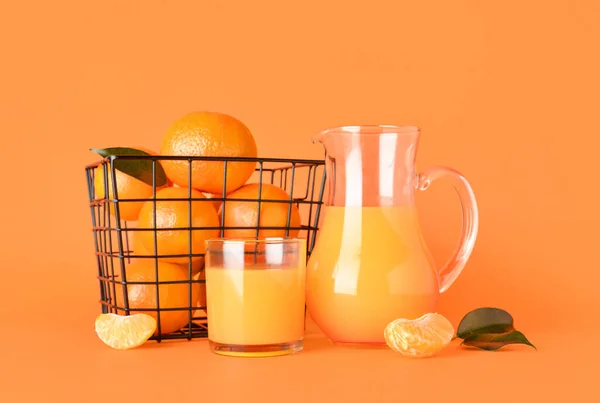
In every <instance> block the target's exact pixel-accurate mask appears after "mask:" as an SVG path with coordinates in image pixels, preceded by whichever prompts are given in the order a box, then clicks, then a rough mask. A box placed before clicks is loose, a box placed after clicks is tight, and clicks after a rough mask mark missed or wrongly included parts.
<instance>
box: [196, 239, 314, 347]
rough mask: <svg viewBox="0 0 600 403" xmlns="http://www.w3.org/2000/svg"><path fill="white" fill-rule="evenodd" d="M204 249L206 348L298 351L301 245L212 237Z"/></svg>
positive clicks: (302, 271) (293, 241)
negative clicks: (207, 345) (206, 318)
mask: <svg viewBox="0 0 600 403" xmlns="http://www.w3.org/2000/svg"><path fill="white" fill-rule="evenodd" d="M206 245H207V249H206V266H205V271H206V297H207V317H208V339H209V345H210V348H211V350H212V351H213V352H215V353H217V354H221V355H229V356H240V357H268V356H275V355H284V354H290V353H294V352H297V351H300V350H302V339H303V337H304V313H305V305H304V304H305V273H306V271H305V268H306V241H305V240H304V239H295V238H265V239H257V238H249V239H212V240H208V241H207V242H206Z"/></svg>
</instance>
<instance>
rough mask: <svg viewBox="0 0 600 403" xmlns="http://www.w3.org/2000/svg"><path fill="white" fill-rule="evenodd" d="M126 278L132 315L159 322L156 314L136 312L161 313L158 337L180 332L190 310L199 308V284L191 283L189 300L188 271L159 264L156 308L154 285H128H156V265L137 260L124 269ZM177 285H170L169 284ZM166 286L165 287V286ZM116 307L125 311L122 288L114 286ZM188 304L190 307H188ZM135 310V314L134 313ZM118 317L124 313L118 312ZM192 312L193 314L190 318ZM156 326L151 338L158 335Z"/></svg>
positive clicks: (170, 264)
mask: <svg viewBox="0 0 600 403" xmlns="http://www.w3.org/2000/svg"><path fill="white" fill-rule="evenodd" d="M125 270H126V271H125V273H126V275H127V278H126V280H127V283H128V284H127V301H128V302H129V309H130V312H131V313H145V314H147V315H150V316H152V317H153V318H154V319H156V320H158V315H157V312H156V311H151V310H150V311H139V309H154V310H156V309H161V312H160V334H163V335H164V334H168V333H172V332H175V331H177V330H180V329H181V328H182V327H184V326H185V325H187V324H188V321H189V307H190V305H191V306H192V309H193V310H195V309H194V307H196V306H198V303H199V301H200V298H201V290H200V284H199V283H192V293H191V301H190V298H189V294H190V293H189V289H190V284H189V282H188V280H189V277H188V271H187V269H185V268H183V267H181V266H180V265H177V264H173V263H167V262H161V261H159V262H158V281H159V286H158V294H159V299H158V304H157V299H156V284H129V283H130V282H154V281H156V267H155V261H154V260H151V259H139V260H138V261H135V262H132V263H131V264H129V265H127V266H126V267H125ZM175 281H177V282H180V283H170V282H175ZM165 282H168V283H167V284H164V283H165ZM115 291H116V295H115V299H116V303H117V306H118V307H119V308H124V307H125V304H124V299H123V285H122V284H116V287H115ZM190 302H191V304H190ZM164 308H167V309H173V308H179V309H178V310H168V311H163V310H162V309H164ZM136 310H138V311H136ZM117 313H119V314H122V315H124V314H125V311H124V310H123V309H119V310H118V312H117ZM193 313H194V312H192V315H193ZM158 332H159V329H158V324H157V327H156V331H155V332H154V334H155V335H156V334H158Z"/></svg>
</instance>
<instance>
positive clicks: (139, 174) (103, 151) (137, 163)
mask: <svg viewBox="0 0 600 403" xmlns="http://www.w3.org/2000/svg"><path fill="white" fill-rule="evenodd" d="M90 150H91V151H93V152H95V153H98V154H100V155H101V156H102V157H104V158H107V157H109V156H111V155H115V156H121V155H134V156H146V157H147V156H150V154H148V153H147V152H145V151H142V150H137V149H135V148H128V147H111V148H91V149H90ZM115 169H117V170H119V171H121V172H123V173H126V174H127V175H130V176H133V177H134V178H136V179H139V180H141V181H142V182H144V183H146V184H148V185H150V186H152V160H151V159H131V160H129V159H116V160H115ZM166 184H167V175H166V174H165V171H164V169H163V167H162V165H161V164H160V163H157V164H156V187H160V186H164V185H166Z"/></svg>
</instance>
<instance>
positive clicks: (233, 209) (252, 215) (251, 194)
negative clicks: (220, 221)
mask: <svg viewBox="0 0 600 403" xmlns="http://www.w3.org/2000/svg"><path fill="white" fill-rule="evenodd" d="M258 190H259V185H258V184H257V183H251V184H247V185H244V186H242V187H241V188H239V189H238V190H236V191H234V192H232V193H230V194H229V195H227V198H228V201H226V202H225V204H224V205H222V206H221V208H220V209H219V216H222V215H223V208H225V211H224V215H225V227H248V228H249V229H225V237H227V238H236V237H254V236H256V229H255V228H256V225H257V224H258V211H259V209H258ZM229 199H252V200H253V201H236V200H229ZM254 200H256V201H254ZM260 200H261V203H260V226H264V227H279V228H277V229H261V230H260V231H259V233H258V236H260V237H285V236H286V223H287V218H288V210H290V209H291V211H290V225H289V226H290V227H299V226H300V224H301V218H300V211H299V210H298V207H297V206H296V205H295V204H293V203H290V195H289V194H288V193H287V192H286V191H284V190H283V189H281V188H279V187H277V186H275V185H271V184H267V183H265V184H263V185H262V190H261V194H260ZM264 200H281V202H267V201H264ZM298 232H299V230H298V229H292V230H290V232H289V234H288V236H290V237H295V236H297V235H298Z"/></svg>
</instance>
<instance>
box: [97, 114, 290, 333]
mask: <svg viewBox="0 0 600 403" xmlns="http://www.w3.org/2000/svg"><path fill="white" fill-rule="evenodd" d="M137 149H138V150H142V151H144V152H146V153H148V154H153V155H162V156H179V157H184V158H182V159H168V160H159V164H160V166H161V167H162V169H163V170H164V173H165V175H166V179H167V183H166V184H165V185H164V186H161V187H159V188H157V189H156V199H157V200H156V201H152V200H146V201H143V200H140V201H129V202H122V203H121V202H120V203H119V213H120V219H121V220H123V221H127V222H128V227H129V228H135V230H133V231H129V232H128V236H130V241H129V245H133V255H132V256H134V257H139V258H136V259H133V261H134V263H132V264H130V265H128V266H127V267H126V270H127V271H126V273H125V274H126V276H127V280H128V281H130V280H131V279H132V278H139V279H144V281H156V279H155V278H153V276H154V275H155V274H154V273H155V260H154V259H152V258H148V256H150V257H152V256H157V258H158V261H159V279H158V281H159V282H161V281H171V280H173V279H175V280H182V281H183V280H189V274H190V269H191V274H192V276H193V277H194V278H197V277H198V276H200V275H202V274H203V273H202V269H203V266H204V259H203V257H202V256H201V255H203V254H204V252H205V246H204V241H205V240H206V239H208V238H216V237H219V236H220V235H221V231H220V227H221V224H222V223H223V224H224V226H225V227H238V229H225V230H224V237H226V238H233V237H254V236H260V237H283V236H297V235H298V233H299V231H298V230H297V229H292V230H289V231H286V228H287V227H290V226H291V227H299V226H300V221H301V219H300V212H299V210H298V208H297V206H296V205H295V204H294V203H293V202H292V199H291V196H290V194H289V193H287V192H286V191H285V190H283V189H281V188H279V187H277V186H274V185H271V184H263V185H262V188H260V189H259V184H257V183H248V182H249V179H250V178H251V176H252V174H253V172H254V171H255V170H256V163H255V162H254V161H251V160H249V161H244V160H241V161H228V162H227V163H224V161H223V160H222V158H224V157H234V158H242V159H243V158H250V159H251V158H256V157H257V146H256V142H255V139H254V136H253V134H252V133H251V132H250V130H249V129H248V127H247V126H246V125H245V124H244V123H243V122H241V121H240V120H238V119H236V118H234V117H232V116H230V115H227V114H223V113H217V112H192V113H189V114H186V115H184V116H182V117H180V118H179V119H177V120H176V121H175V122H173V123H172V124H171V126H170V127H169V128H168V129H167V131H166V133H165V134H164V136H163V139H162V144H161V147H160V152H159V153H156V152H153V151H148V150H146V149H143V148H137ZM187 157H211V158H213V159H212V160H211V159H210V158H208V159H207V160H193V161H192V160H188V159H187ZM219 159H221V160H219ZM109 168H110V167H109ZM103 170H104V167H99V168H97V169H96V172H95V180H94V189H95V196H96V199H104V198H105V190H108V199H112V198H114V194H113V188H112V184H111V183H110V182H111V181H110V179H109V181H108V182H109V183H108V185H105V175H104V172H103ZM109 178H110V170H109ZM115 181H116V187H117V193H118V199H119V201H121V200H125V199H149V198H152V196H153V194H154V190H153V188H152V186H151V185H149V184H148V183H146V182H143V181H142V180H140V179H138V178H135V177H133V176H130V175H128V174H126V173H124V172H121V171H118V170H116V177H115ZM259 194H260V203H259ZM190 196H191V197H192V198H194V199H195V200H193V201H189V200H186V199H188V198H189V197H190ZM224 196H225V197H226V199H227V202H226V203H224V204H223V203H222V201H221V200H218V199H219V198H221V199H222V198H223V197H224ZM215 199H216V200H215ZM234 199H249V200H250V201H236V200H234ZM263 200H274V201H279V200H280V201H281V202H272V201H271V202H264V201H263ZM112 205H113V203H110V206H111V207H110V213H111V214H112V215H113V216H114V214H115V211H114V208H113V206H112ZM259 205H260V208H259ZM259 217H260V222H259ZM190 225H191V226H192V227H202V228H203V229H200V230H192V231H190V230H189V229H188V228H189V227H190ZM257 225H258V226H261V227H263V226H265V227H270V228H272V229H264V230H260V231H259V232H258V233H257V230H256V227H257ZM154 228H157V229H159V230H154ZM239 228H242V229H239ZM190 232H191V233H190ZM190 256H191V257H190ZM144 257H145V258H144ZM129 287H131V291H129V292H128V294H129V298H128V301H129V308H130V309H131V310H135V309H147V308H152V307H154V308H155V307H156V305H157V304H156V302H157V301H156V296H155V294H156V286H155V285H143V286H141V285H137V286H128V288H129ZM163 287H165V288H164V291H163ZM177 287H180V288H181V289H179V288H177ZM159 293H160V295H161V298H160V301H159V303H160V307H161V308H170V309H171V308H180V307H179V306H175V305H182V304H183V305H185V306H184V307H183V308H185V307H186V306H189V304H190V303H191V304H192V306H202V305H203V304H204V303H205V296H203V293H204V290H203V289H201V288H200V286H199V284H197V283H194V284H193V290H192V294H193V295H188V294H189V287H188V284H165V285H161V286H160V287H159ZM117 294H119V295H122V290H121V291H120V292H119V291H118V292H117ZM163 294H164V295H167V297H165V298H166V299H165V300H164V301H163V300H162V299H163V297H162V296H163ZM173 295H179V296H180V298H173V297H172V296H173ZM168 296H171V297H168ZM118 302H120V304H118V305H119V306H120V307H123V305H122V302H123V301H118ZM183 308H182V310H181V311H177V310H173V311H166V312H164V313H161V316H160V333H161V334H167V333H170V332H174V331H177V330H180V329H181V328H183V327H184V326H186V325H187V324H188V322H189V316H188V311H189V309H188V310H183ZM119 313H122V312H119ZM140 313H146V314H148V315H150V316H152V315H154V316H153V317H154V318H155V319H156V318H157V317H156V314H155V313H152V311H140ZM111 320H112V319H111ZM146 323H152V322H151V321H146ZM156 332H158V328H157V329H156Z"/></svg>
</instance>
